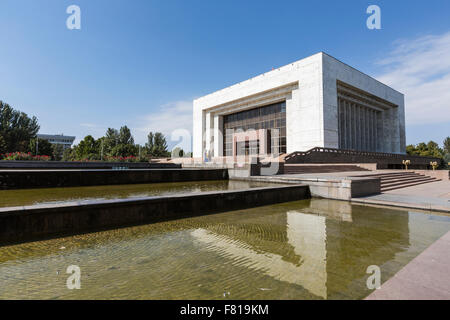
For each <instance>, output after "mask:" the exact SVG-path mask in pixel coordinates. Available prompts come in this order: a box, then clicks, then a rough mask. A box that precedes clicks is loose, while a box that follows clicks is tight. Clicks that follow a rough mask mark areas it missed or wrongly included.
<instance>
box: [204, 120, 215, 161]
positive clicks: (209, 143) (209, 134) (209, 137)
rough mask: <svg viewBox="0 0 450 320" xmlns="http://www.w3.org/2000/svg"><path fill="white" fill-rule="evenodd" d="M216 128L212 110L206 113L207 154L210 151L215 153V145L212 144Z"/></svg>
mask: <svg viewBox="0 0 450 320" xmlns="http://www.w3.org/2000/svg"><path fill="white" fill-rule="evenodd" d="M213 130H214V119H213V116H212V113H211V112H207V113H206V119H205V141H206V145H205V152H206V155H208V152H209V153H210V154H211V155H213V151H214V145H213V144H212V141H213V137H214V136H213V134H214V132H213Z"/></svg>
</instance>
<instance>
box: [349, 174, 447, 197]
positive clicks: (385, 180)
mask: <svg viewBox="0 0 450 320" xmlns="http://www.w3.org/2000/svg"><path fill="white" fill-rule="evenodd" d="M358 177H362V176H358ZM366 177H374V178H380V179H381V192H385V191H390V190H396V189H402V188H406V187H412V186H417V185H420V184H424V183H430V182H437V181H441V180H439V179H436V178H432V177H429V176H425V175H422V174H418V173H415V172H413V171H405V172H392V173H380V174H371V175H366Z"/></svg>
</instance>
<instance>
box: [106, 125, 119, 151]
mask: <svg viewBox="0 0 450 320" xmlns="http://www.w3.org/2000/svg"><path fill="white" fill-rule="evenodd" d="M103 142H104V145H103V152H104V154H109V153H110V152H111V150H112V149H113V148H114V147H115V146H117V145H118V144H119V131H117V130H116V129H113V128H108V130H106V135H105V139H104V140H103Z"/></svg>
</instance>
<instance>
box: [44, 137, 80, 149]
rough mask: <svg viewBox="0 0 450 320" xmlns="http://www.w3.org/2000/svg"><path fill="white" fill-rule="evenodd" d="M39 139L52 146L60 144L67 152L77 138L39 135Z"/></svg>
mask: <svg viewBox="0 0 450 320" xmlns="http://www.w3.org/2000/svg"><path fill="white" fill-rule="evenodd" d="M37 137H38V138H39V139H43V140H47V141H48V142H50V143H51V144H60V145H62V146H63V149H64V150H66V149H68V148H70V147H71V146H72V144H73V142H74V140H75V138H76V137H73V136H65V135H63V134H38V135H37Z"/></svg>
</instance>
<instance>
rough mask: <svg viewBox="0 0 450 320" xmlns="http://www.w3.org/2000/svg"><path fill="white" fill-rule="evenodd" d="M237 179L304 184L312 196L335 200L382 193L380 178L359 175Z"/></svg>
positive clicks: (237, 178)
mask: <svg viewBox="0 0 450 320" xmlns="http://www.w3.org/2000/svg"><path fill="white" fill-rule="evenodd" d="M233 179H235V180H245V181H259V182H267V183H285V184H304V185H307V186H308V187H309V190H310V192H311V196H313V197H318V198H327V199H335V200H346V201H348V200H351V199H352V198H357V197H363V196H369V195H374V194H378V193H380V190H381V183H380V179H379V178H365V177H364V178H358V177H342V178H339V177H332V176H330V177H323V176H321V177H314V176H309V177H308V176H307V175H303V176H301V175H300V176H297V177H295V176H294V177H293V176H289V175H288V176H283V175H279V176H266V177H262V176H261V177H258V176H251V177H238V176H235V177H234V178H233Z"/></svg>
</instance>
